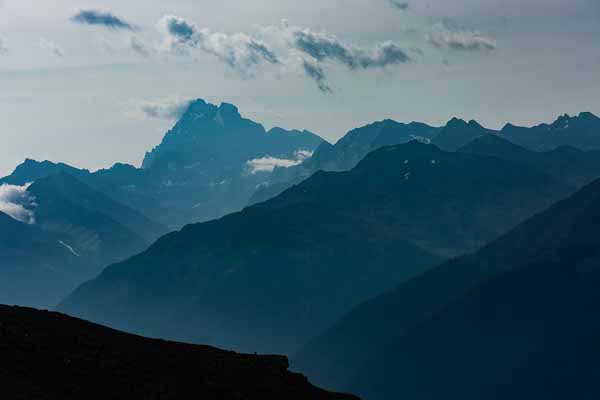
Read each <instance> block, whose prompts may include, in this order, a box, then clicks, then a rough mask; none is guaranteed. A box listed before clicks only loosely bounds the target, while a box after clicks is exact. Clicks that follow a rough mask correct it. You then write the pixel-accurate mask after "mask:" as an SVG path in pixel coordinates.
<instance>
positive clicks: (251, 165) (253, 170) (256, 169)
mask: <svg viewBox="0 0 600 400" xmlns="http://www.w3.org/2000/svg"><path fill="white" fill-rule="evenodd" d="M312 155H313V153H312V152H311V151H308V150H298V151H296V153H295V159H292V160H290V159H285V158H276V157H271V156H266V157H262V158H255V159H253V160H249V161H247V162H246V165H247V166H248V170H249V172H250V174H252V175H256V174H258V173H261V172H263V173H271V172H273V171H274V170H275V168H291V167H295V166H296V165H300V164H302V163H303V162H304V161H305V160H306V159H307V158H309V157H312Z"/></svg>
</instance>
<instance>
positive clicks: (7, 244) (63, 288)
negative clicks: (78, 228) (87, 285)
mask: <svg viewBox="0 0 600 400" xmlns="http://www.w3.org/2000/svg"><path fill="white" fill-rule="evenodd" d="M0 254H1V263H0V276H1V278H0V301H3V302H10V303H15V304H31V305H36V306H44V305H46V306H48V307H51V306H52V305H53V303H56V302H57V301H59V300H60V298H61V296H64V295H65V294H66V293H68V292H69V291H70V290H73V288H75V287H76V286H77V285H78V284H79V283H81V280H82V279H86V277H89V276H92V275H91V274H90V271H89V270H88V269H87V268H86V266H84V265H81V263H80V259H79V257H77V256H76V255H75V254H73V253H72V252H71V251H70V250H69V249H68V248H67V247H65V246H64V245H62V244H61V243H60V242H59V240H57V238H56V237H55V236H54V235H53V234H51V233H48V232H46V231H44V230H42V229H39V228H38V227H36V226H32V225H28V224H25V223H23V222H20V221H17V220H15V219H14V218H12V217H10V216H8V215H7V214H4V213H2V212H0Z"/></svg>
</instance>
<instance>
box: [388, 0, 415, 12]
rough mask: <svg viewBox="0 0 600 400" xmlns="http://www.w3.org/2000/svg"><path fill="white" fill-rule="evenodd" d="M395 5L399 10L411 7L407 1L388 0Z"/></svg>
mask: <svg viewBox="0 0 600 400" xmlns="http://www.w3.org/2000/svg"><path fill="white" fill-rule="evenodd" d="M388 1H389V2H390V3H391V4H392V5H393V6H394V7H396V8H397V9H399V10H402V11H406V10H408V9H409V8H410V4H409V3H408V2H407V1H401V0H388Z"/></svg>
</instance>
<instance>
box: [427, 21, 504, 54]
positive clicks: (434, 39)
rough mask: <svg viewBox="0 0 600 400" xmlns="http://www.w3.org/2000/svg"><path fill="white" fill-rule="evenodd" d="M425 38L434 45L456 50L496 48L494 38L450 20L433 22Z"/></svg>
mask: <svg viewBox="0 0 600 400" xmlns="http://www.w3.org/2000/svg"><path fill="white" fill-rule="evenodd" d="M427 40H428V41H429V42H430V43H432V44H433V45H434V46H436V47H440V48H447V49H450V50H457V51H484V50H487V51H492V50H495V49H496V42H495V41H494V39H492V38H489V37H486V36H483V35H482V34H481V33H480V32H479V31H476V30H472V29H467V28H463V27H460V26H458V25H456V24H455V23H453V22H451V21H443V22H439V23H437V24H435V25H434V26H433V27H432V28H431V31H430V32H429V34H428V35H427Z"/></svg>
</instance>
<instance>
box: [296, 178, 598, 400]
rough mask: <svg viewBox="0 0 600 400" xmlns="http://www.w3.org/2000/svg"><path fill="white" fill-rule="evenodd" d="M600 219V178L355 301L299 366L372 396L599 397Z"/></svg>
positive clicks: (298, 359)
mask: <svg viewBox="0 0 600 400" xmlns="http://www.w3.org/2000/svg"><path fill="white" fill-rule="evenodd" d="M599 216H600V181H595V182H594V183H592V184H590V185H589V186H586V187H585V188H583V189H582V190H580V191H579V192H578V193H576V194H575V195H573V196H572V197H570V198H568V199H566V200H564V201H561V202H559V203H557V204H556V205H554V206H552V207H551V208H549V209H548V210H547V211H545V212H543V213H540V214H539V215H536V216H535V217H533V218H531V219H530V220H528V221H526V222H525V223H523V224H521V225H519V226H518V227H517V228H515V229H514V230H512V231H511V232H509V233H508V234H507V235H505V236H503V237H501V238H500V239H498V240H496V241H494V242H492V243H491V244H490V245H488V246H486V247H485V248H483V249H482V250H480V251H478V252H476V253H475V254H473V255H471V256H468V257H463V258H459V259H456V260H453V261H450V262H447V263H445V264H443V265H441V266H440V267H438V268H435V269H433V270H431V271H429V272H427V273H426V274H424V275H422V276H420V277H418V278H416V279H413V280H411V281H409V282H406V283H405V284H402V285H400V286H399V287H398V288H397V289H396V290H394V291H392V292H390V293H388V294H385V295H382V296H379V297H377V298H375V299H373V300H371V301H369V302H366V303H364V304H362V305H361V306H359V307H357V308H356V309H355V310H354V311H352V312H351V313H349V314H348V315H347V316H346V317H344V318H343V319H342V320H341V321H340V322H339V323H337V324H336V325H335V326H334V327H333V328H332V329H330V330H329V331H328V332H326V333H325V334H324V335H321V336H320V337H318V338H316V339H314V340H313V341H312V342H311V343H310V344H309V345H308V346H306V347H305V348H304V349H303V350H302V351H301V352H300V353H299V354H298V355H297V357H296V358H295V363H294V366H295V367H296V368H299V369H301V370H302V371H304V372H305V373H307V374H308V376H309V377H310V378H311V379H314V380H315V381H316V382H318V383H319V384H326V385H328V387H332V388H353V389H355V390H356V393H358V394H360V395H363V396H364V398H365V399H388V398H411V399H438V398H446V397H447V396H448V395H449V394H451V395H452V396H453V397H456V398H461V399H480V398H486V399H487V398H491V399H502V398H517V399H531V398H550V399H554V398H556V399H561V398H565V397H570V398H590V399H591V398H595V397H597V396H598V394H599V390H598V386H597V384H596V381H597V378H598V376H599V374H600V370H599V369H598V367H597V365H596V363H595V361H593V360H595V359H597V357H598V356H599V355H600V347H598V344H597V338H598V335H600V324H598V316H599V315H600V298H599V297H598V284H599V283H600V274H599V273H598V268H597V266H598V265H599V263H600V255H599V253H598V249H599V248H600V243H598V237H599V236H598V232H597V231H598V227H599V226H600V225H599V224H598V222H599V220H598V218H599ZM350 347H351V348H352V349H353V350H356V351H352V352H349V351H348V348H350ZM336 367H340V368H341V370H340V371H336V370H335V368H336Z"/></svg>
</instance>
